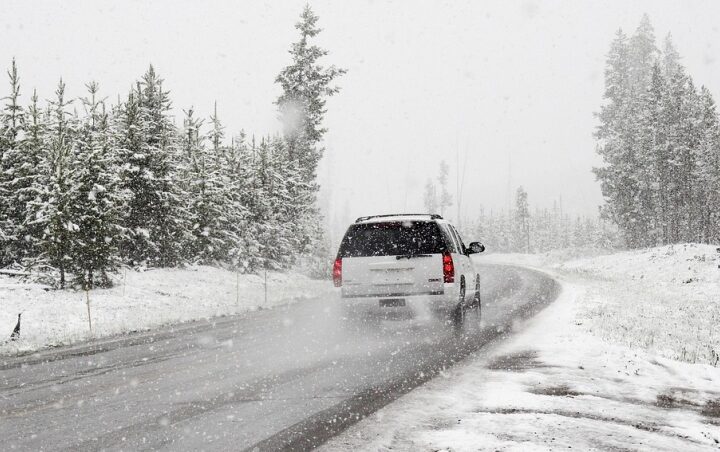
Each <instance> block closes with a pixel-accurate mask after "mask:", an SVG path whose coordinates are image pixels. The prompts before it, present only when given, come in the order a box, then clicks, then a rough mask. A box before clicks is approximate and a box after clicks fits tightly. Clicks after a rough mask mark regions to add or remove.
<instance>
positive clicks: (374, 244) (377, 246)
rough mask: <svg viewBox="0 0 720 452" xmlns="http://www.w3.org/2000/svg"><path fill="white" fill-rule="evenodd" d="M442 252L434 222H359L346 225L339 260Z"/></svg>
mask: <svg viewBox="0 0 720 452" xmlns="http://www.w3.org/2000/svg"><path fill="white" fill-rule="evenodd" d="M444 251H445V243H444V241H443V239H442V235H441V233H440V228H439V227H438V225H437V224H436V223H435V222H428V221H404V222H387V223H363V224H354V225H352V226H350V228H349V229H348V231H347V233H345V237H344V238H343V241H342V243H341V244H340V251H339V252H338V255H339V257H363V256H398V255H409V254H410V255H411V254H437V253H442V252H444Z"/></svg>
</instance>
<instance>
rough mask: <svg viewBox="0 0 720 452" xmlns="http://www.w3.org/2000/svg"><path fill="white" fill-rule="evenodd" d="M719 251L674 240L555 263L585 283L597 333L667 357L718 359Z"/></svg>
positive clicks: (590, 325)
mask: <svg viewBox="0 0 720 452" xmlns="http://www.w3.org/2000/svg"><path fill="white" fill-rule="evenodd" d="M719 264H720V253H718V251H717V248H716V247H714V246H710V245H697V244H687V245H675V246H663V247H658V248H651V249H647V250H638V251H628V252H623V253H617V254H613V255H607V256H598V257H594V258H586V259H578V260H573V261H569V262H566V263H561V264H558V265H556V266H555V269H556V271H557V272H558V273H559V274H562V275H565V276H567V277H568V278H570V279H571V280H572V281H575V282H577V283H582V284H583V285H584V286H585V287H586V288H587V290H586V291H585V293H584V295H583V298H582V300H581V304H582V306H583V308H584V309H583V315H584V316H585V317H586V318H587V326H588V328H589V330H590V331H592V332H593V333H595V334H596V335H598V336H600V337H602V338H604V339H607V340H611V341H613V342H616V343H621V344H625V345H628V346H631V347H641V348H644V349H647V350H650V351H653V352H655V353H658V354H660V355H662V356H664V357H666V358H671V359H678V360H682V361H686V362H691V363H696V362H702V363H707V364H712V365H718V364H720V328H719V325H720V269H719V268H718V265H719Z"/></svg>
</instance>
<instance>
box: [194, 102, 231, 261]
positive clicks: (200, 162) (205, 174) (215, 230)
mask: <svg viewBox="0 0 720 452" xmlns="http://www.w3.org/2000/svg"><path fill="white" fill-rule="evenodd" d="M213 118H214V119H213V130H212V133H211V134H210V136H205V135H203V133H202V132H201V128H202V126H203V121H202V120H200V119H198V118H196V117H194V111H193V109H192V108H190V109H189V110H188V111H186V112H185V119H184V122H183V123H184V133H183V138H182V140H181V149H182V152H183V156H184V158H185V160H186V162H185V164H184V165H183V166H184V176H183V181H184V184H185V193H186V196H187V204H188V206H189V207H188V214H189V219H190V220H191V223H192V227H191V234H190V236H189V241H188V243H187V246H186V258H188V259H189V260H191V261H194V262H199V263H203V264H217V263H218V262H222V261H225V260H226V259H227V256H228V253H229V251H230V250H231V249H232V247H233V246H234V245H235V243H236V242H237V240H238V236H237V231H236V230H235V229H234V227H233V224H232V223H233V221H234V220H235V219H236V218H235V215H234V213H235V210H236V208H237V207H236V206H235V205H234V199H233V196H232V193H230V192H229V191H228V188H229V187H227V186H226V184H227V183H228V182H229V180H228V178H227V177H226V176H225V175H224V174H223V171H222V166H221V164H222V161H223V159H224V153H225V151H224V148H223V147H222V145H221V141H222V137H223V135H222V133H223V132H222V127H221V125H220V122H219V120H218V119H217V113H216V114H215V115H214V116H213ZM206 141H210V145H211V147H210V148H208V147H207V146H206Z"/></svg>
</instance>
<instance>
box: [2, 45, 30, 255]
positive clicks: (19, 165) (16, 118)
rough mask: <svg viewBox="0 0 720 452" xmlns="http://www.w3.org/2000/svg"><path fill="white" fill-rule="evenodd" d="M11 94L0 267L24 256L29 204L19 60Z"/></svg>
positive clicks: (5, 120)
mask: <svg viewBox="0 0 720 452" xmlns="http://www.w3.org/2000/svg"><path fill="white" fill-rule="evenodd" d="M8 77H9V78H10V95H9V96H7V97H5V98H4V99H3V100H4V101H5V104H4V105H3V108H2V111H1V112H0V231H1V232H0V236H3V237H4V239H5V242H4V243H3V247H2V251H0V265H4V264H7V263H9V262H11V261H14V260H18V259H20V258H21V257H22V254H24V250H23V248H25V246H24V243H25V242H24V240H23V236H22V231H21V229H22V223H23V220H24V213H25V203H24V202H23V198H22V195H21V194H20V193H19V192H18V191H19V190H21V189H23V188H25V183H26V179H25V175H24V174H23V173H24V172H26V171H28V170H29V169H28V168H26V167H24V164H25V163H26V162H24V161H23V150H22V147H23V140H24V135H25V131H24V129H25V115H24V111H23V108H22V106H21V105H20V78H19V76H18V73H17V65H16V64H15V60H14V59H13V61H12V66H11V67H10V70H9V71H8Z"/></svg>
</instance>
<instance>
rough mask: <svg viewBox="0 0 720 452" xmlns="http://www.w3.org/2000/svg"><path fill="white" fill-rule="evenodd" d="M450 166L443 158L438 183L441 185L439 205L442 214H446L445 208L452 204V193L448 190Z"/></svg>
mask: <svg viewBox="0 0 720 452" xmlns="http://www.w3.org/2000/svg"><path fill="white" fill-rule="evenodd" d="M449 172H450V167H449V166H448V164H447V163H446V162H445V160H442V161H441V162H440V168H439V174H438V184H439V185H440V195H439V197H438V206H439V207H440V215H445V210H446V209H447V208H448V207H450V206H452V195H451V194H450V192H449V191H448V188H447V186H448V174H449Z"/></svg>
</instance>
